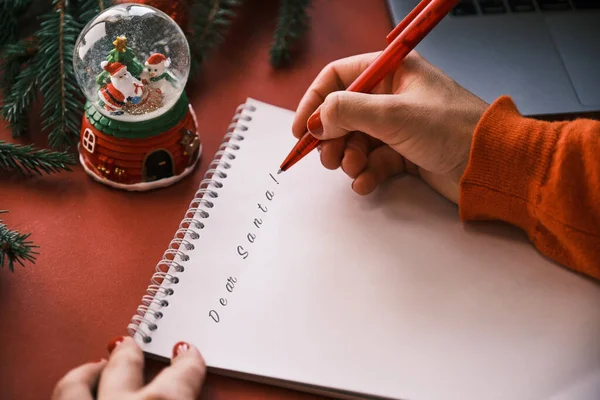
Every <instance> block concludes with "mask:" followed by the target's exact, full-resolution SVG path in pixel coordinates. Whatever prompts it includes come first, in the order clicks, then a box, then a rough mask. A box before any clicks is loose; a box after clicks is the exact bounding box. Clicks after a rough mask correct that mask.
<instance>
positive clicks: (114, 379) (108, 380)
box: [99, 337, 144, 394]
mask: <svg viewBox="0 0 600 400" xmlns="http://www.w3.org/2000/svg"><path fill="white" fill-rule="evenodd" d="M122 339H123V340H122V341H120V343H119V344H118V345H117V346H116V347H115V348H114V350H113V351H112V352H111V354H110V358H109V360H108V363H107V364H106V368H105V369H104V373H103V374H102V377H101V378H100V385H99V390H100V391H101V392H104V391H106V392H108V393H119V394H124V393H131V392H134V391H136V390H138V389H139V388H140V387H142V385H143V379H144V378H143V369H144V355H143V353H142V350H141V349H140V347H139V346H138V345H137V343H135V341H134V340H133V338H131V337H125V338H122Z"/></svg>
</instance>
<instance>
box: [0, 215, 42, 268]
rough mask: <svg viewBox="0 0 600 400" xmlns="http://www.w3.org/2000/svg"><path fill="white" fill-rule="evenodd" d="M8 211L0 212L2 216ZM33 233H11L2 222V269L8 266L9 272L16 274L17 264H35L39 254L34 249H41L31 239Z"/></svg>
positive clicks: (0, 247) (0, 256)
mask: <svg viewBox="0 0 600 400" xmlns="http://www.w3.org/2000/svg"><path fill="white" fill-rule="evenodd" d="M6 212H8V211H2V210H0V214H2V213H6ZM29 236H31V233H27V234H22V233H19V232H18V231H11V230H10V229H8V228H7V227H6V225H5V224H4V223H3V221H2V220H0V268H4V265H5V264H7V265H8V270H9V271H10V272H14V270H15V263H16V264H19V265H21V266H23V267H24V266H25V264H24V262H25V261H29V262H31V263H35V255H37V254H39V253H37V252H36V251H35V250H34V249H36V248H39V246H36V245H34V244H33V242H32V241H31V240H28V239H29Z"/></svg>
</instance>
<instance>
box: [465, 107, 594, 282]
mask: <svg viewBox="0 0 600 400" xmlns="http://www.w3.org/2000/svg"><path fill="white" fill-rule="evenodd" d="M459 210H460V216H461V218H462V219H463V220H464V221H468V220H482V219H486V220H502V221H505V222H507V223H510V224H512V225H516V226H518V227H520V228H521V229H523V230H524V231H525V232H526V233H527V235H528V237H529V239H530V240H531V241H532V243H533V244H534V245H535V247H536V248H537V249H538V250H539V251H540V252H541V253H543V254H545V255H546V256H547V257H549V258H551V259H553V260H555V261H556V262H558V263H560V264H562V265H564V266H566V267H568V268H571V269H573V270H575V271H577V272H580V273H583V274H586V275H588V276H590V277H592V278H595V279H600V122H598V121H594V120H589V119H576V120H574V121H561V122H547V121H539V120H535V119H532V118H526V117H523V116H522V115H520V113H519V112H518V110H517V108H516V106H515V104H514V103H513V101H512V100H511V99H510V98H509V97H507V96H503V97H500V98H499V99H497V100H496V101H495V102H494V103H492V104H491V105H490V107H489V108H488V109H487V110H486V112H485V113H484V115H483V117H482V118H481V120H480V121H479V124H478V126H477V128H476V130H475V133H474V136H473V144H472V147H471V154H470V159H469V164H468V166H467V169H466V171H465V173H464V175H463V177H462V179H461V183H460V200H459Z"/></svg>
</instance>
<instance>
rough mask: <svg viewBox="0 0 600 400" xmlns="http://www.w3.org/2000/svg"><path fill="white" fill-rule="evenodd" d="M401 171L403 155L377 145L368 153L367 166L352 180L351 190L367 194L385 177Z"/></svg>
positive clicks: (402, 169) (402, 168)
mask: <svg viewBox="0 0 600 400" xmlns="http://www.w3.org/2000/svg"><path fill="white" fill-rule="evenodd" d="M402 172H404V159H403V157H402V156H401V155H400V154H399V153H397V152H396V151H395V150H394V149H392V148H391V147H389V146H381V147H378V148H376V149H375V150H373V151H372V152H371V153H370V154H369V160H368V163H367V168H366V169H365V170H364V171H363V172H362V173H361V174H360V175H359V176H358V177H357V178H356V179H355V180H354V182H352V190H354V191H355V192H356V193H358V194H360V195H367V194H369V193H371V192H373V191H374V190H375V189H376V188H377V186H378V185H380V184H381V183H382V182H384V181H385V180H386V179H388V178H390V177H392V176H394V175H398V174H400V173H402Z"/></svg>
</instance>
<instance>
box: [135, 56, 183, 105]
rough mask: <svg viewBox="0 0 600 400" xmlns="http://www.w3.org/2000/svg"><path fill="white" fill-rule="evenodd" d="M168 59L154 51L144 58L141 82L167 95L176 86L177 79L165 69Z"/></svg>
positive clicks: (168, 62)
mask: <svg viewBox="0 0 600 400" xmlns="http://www.w3.org/2000/svg"><path fill="white" fill-rule="evenodd" d="M169 64H170V60H168V59H167V58H166V57H165V56H164V55H163V54H161V53H154V54H152V55H151V56H150V57H148V59H147V60H146V63H145V66H146V68H144V71H143V72H142V76H141V78H142V82H143V83H144V84H148V86H149V87H151V88H153V89H157V90H159V91H160V93H161V94H163V95H167V94H169V93H171V92H172V91H173V90H174V89H175V88H176V87H177V80H176V79H175V78H174V77H173V76H172V75H171V74H170V73H169V71H167V68H168V67H169Z"/></svg>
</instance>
